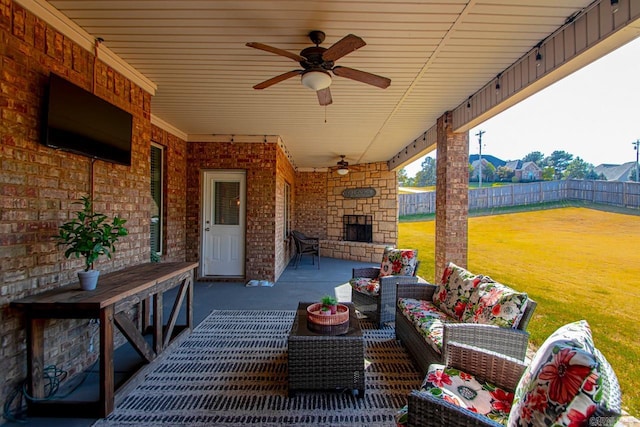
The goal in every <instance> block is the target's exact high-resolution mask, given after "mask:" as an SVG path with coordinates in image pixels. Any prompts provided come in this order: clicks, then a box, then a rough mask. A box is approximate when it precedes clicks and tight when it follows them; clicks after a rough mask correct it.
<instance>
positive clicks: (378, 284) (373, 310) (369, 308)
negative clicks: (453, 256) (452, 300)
mask: <svg viewBox="0 0 640 427" xmlns="http://www.w3.org/2000/svg"><path fill="white" fill-rule="evenodd" d="M417 257H418V251H417V250H416V249H394V248H391V247H387V248H385V250H384V253H383V255H382V261H381V263H380V266H379V267H367V268H354V269H353V271H352V276H351V277H352V278H351V280H350V281H349V284H350V285H351V288H352V290H351V301H352V302H353V304H354V306H355V307H356V309H357V310H358V311H359V312H360V313H362V314H364V315H366V316H367V317H368V318H369V319H370V320H371V321H373V322H375V323H377V324H378V327H379V328H381V327H382V325H383V324H384V323H387V322H393V321H394V320H395V305H396V285H397V284H410V283H418V282H422V283H426V282H425V281H424V280H423V279H421V278H420V277H418V276H416V273H417V271H418V266H419V265H420V262H419V261H418V258H417Z"/></svg>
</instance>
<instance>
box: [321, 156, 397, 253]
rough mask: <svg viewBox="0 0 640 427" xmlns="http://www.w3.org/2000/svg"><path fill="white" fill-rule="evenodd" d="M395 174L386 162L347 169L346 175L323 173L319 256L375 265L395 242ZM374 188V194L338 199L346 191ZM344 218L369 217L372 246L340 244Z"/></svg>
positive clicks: (341, 242) (349, 243)
mask: <svg viewBox="0 0 640 427" xmlns="http://www.w3.org/2000/svg"><path fill="white" fill-rule="evenodd" d="M396 179H397V178H396V173H395V172H392V171H389V169H388V167H387V164H386V163H370V164H362V165H353V166H349V173H348V174H347V175H344V176H342V175H338V174H337V173H336V172H335V170H332V171H330V172H329V173H328V174H327V204H326V206H327V208H326V209H327V213H326V218H327V234H326V240H327V241H326V242H321V248H322V249H321V253H322V255H323V256H329V257H332V258H341V259H350V260H354V261H361V262H373V263H379V262H380V260H381V259H382V252H383V250H384V247H385V246H395V245H397V241H398V223H397V218H398V202H397V193H398V185H397V181H396ZM368 187H371V188H374V189H375V190H376V195H375V196H374V197H369V198H357V199H350V198H345V197H344V196H342V192H343V191H344V190H345V189H349V188H368ZM344 215H371V216H372V217H373V227H372V231H373V243H361V242H344V241H342V237H343V236H342V234H343V222H342V217H343V216H344Z"/></svg>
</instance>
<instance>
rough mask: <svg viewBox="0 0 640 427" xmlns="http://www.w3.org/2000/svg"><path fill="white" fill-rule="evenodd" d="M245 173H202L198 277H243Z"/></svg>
mask: <svg viewBox="0 0 640 427" xmlns="http://www.w3.org/2000/svg"><path fill="white" fill-rule="evenodd" d="M245 184H246V182H245V172H244V171H206V172H204V179H203V185H204V189H203V194H204V198H203V199H204V200H203V202H204V203H203V212H202V258H201V259H202V261H203V262H202V263H201V264H202V275H203V276H232V277H239V276H240V277H241V276H244V250H245V249H244V248H245V245H244V236H245V194H246V191H245Z"/></svg>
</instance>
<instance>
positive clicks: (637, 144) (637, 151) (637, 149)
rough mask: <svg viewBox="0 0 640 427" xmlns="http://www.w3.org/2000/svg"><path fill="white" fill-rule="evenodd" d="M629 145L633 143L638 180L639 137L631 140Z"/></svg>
mask: <svg viewBox="0 0 640 427" xmlns="http://www.w3.org/2000/svg"><path fill="white" fill-rule="evenodd" d="M631 145H633V149H634V150H636V182H640V180H638V155H639V154H640V139H637V140H636V141H635V142H632V143H631Z"/></svg>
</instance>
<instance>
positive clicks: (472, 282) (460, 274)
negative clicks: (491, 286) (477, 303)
mask: <svg viewBox="0 0 640 427" xmlns="http://www.w3.org/2000/svg"><path fill="white" fill-rule="evenodd" d="M486 280H491V279H489V278H488V277H486V276H482V275H475V274H473V273H471V272H469V271H467V270H465V269H464V268H462V267H459V266H457V265H455V264H454V263H452V262H450V263H448V264H447V266H446V268H445V269H444V274H443V275H442V280H441V282H440V284H439V285H438V289H436V291H435V292H434V293H433V304H434V305H435V306H436V307H438V308H439V309H440V310H442V311H444V312H445V313H447V314H448V315H450V316H453V317H454V318H456V319H458V320H462V318H463V314H464V312H465V310H466V309H467V305H468V304H469V299H470V298H471V295H472V294H473V293H474V292H475V290H476V288H477V287H478V285H480V283H483V282H485V281H486Z"/></svg>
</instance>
